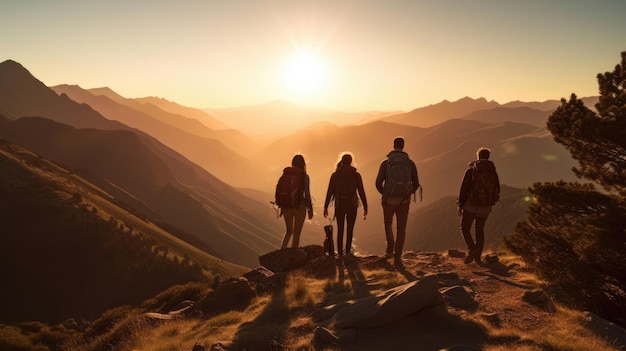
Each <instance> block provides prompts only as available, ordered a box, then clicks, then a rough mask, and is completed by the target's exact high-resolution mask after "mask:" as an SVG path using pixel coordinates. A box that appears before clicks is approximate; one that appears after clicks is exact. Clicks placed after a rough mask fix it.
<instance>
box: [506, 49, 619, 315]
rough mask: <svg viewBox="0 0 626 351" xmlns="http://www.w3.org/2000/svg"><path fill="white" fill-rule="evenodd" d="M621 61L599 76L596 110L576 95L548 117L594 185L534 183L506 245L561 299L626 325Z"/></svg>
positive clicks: (576, 170) (579, 172)
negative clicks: (524, 211)
mask: <svg viewBox="0 0 626 351" xmlns="http://www.w3.org/2000/svg"><path fill="white" fill-rule="evenodd" d="M621 56H622V61H621V63H620V64H619V65H617V66H616V67H615V70H614V71H613V72H606V73H604V74H598V76H597V78H598V84H599V87H600V94H601V96H600V99H599V102H598V103H597V104H596V106H595V107H596V111H597V112H594V111H592V110H590V109H589V108H587V107H585V105H584V104H583V102H582V101H581V100H579V99H578V98H577V97H576V95H574V94H572V96H571V98H570V100H569V101H566V100H565V99H562V100H561V106H560V107H558V108H557V109H556V110H555V111H554V113H552V114H551V115H550V117H549V119H548V124H547V126H548V129H549V130H550V132H551V133H552V135H553V136H554V140H555V141H557V142H558V143H560V144H563V145H564V146H565V147H566V148H567V149H568V151H569V152H570V153H571V154H572V156H573V157H574V159H576V160H577V161H578V165H579V167H577V168H574V169H573V171H574V173H575V174H576V175H577V176H578V177H579V178H584V179H586V180H589V181H590V182H589V183H586V184H580V183H567V182H563V181H560V182H556V183H537V184H534V185H533V186H532V187H531V188H530V189H529V191H530V193H531V194H533V196H534V202H533V203H532V204H531V205H530V206H529V208H528V212H527V216H526V220H525V221H522V222H520V223H518V224H517V226H516V228H515V231H514V233H513V234H512V235H511V236H510V238H508V239H506V243H507V245H508V247H509V248H511V249H512V250H513V252H515V253H517V254H519V255H520V256H522V258H523V259H524V260H525V261H526V262H527V263H528V264H529V265H530V266H531V267H533V268H534V269H535V270H536V271H537V273H538V274H540V275H541V276H542V277H544V278H546V279H547V280H548V281H550V282H551V283H552V284H554V288H555V289H556V290H557V292H558V293H557V294H556V295H557V296H559V298H560V299H561V301H565V302H568V303H570V304H572V305H575V306H577V307H582V308H585V309H591V310H593V311H595V312H596V313H598V314H600V315H602V316H603V317H605V318H607V319H609V320H612V321H614V322H616V323H618V324H620V325H622V326H626V269H625V268H626V267H625V265H626V264H625V263H626V200H625V199H626V138H625V136H626V133H625V132H626V128H625V127H626V92H625V90H624V88H625V87H626V52H623V53H622V55H621ZM594 184H598V185H600V186H602V188H603V189H604V191H598V189H597V188H596V187H595V185H594Z"/></svg>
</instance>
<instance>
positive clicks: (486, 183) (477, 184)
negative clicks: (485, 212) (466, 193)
mask: <svg viewBox="0 0 626 351" xmlns="http://www.w3.org/2000/svg"><path fill="white" fill-rule="evenodd" d="M471 169H472V183H473V188H472V194H471V196H470V204H472V205H474V206H478V207H491V206H493V205H495V204H496V202H498V200H500V184H499V181H498V174H497V173H496V167H495V165H494V164H493V162H491V161H486V160H483V161H480V162H475V163H473V164H472V166H471Z"/></svg>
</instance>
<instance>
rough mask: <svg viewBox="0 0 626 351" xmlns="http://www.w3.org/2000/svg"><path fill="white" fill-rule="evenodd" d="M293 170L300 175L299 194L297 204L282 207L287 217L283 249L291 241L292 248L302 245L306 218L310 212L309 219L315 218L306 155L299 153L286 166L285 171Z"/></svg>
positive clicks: (284, 215)
mask: <svg viewBox="0 0 626 351" xmlns="http://www.w3.org/2000/svg"><path fill="white" fill-rule="evenodd" d="M289 172H293V173H296V174H297V176H298V177H299V181H298V182H297V183H298V184H299V186H298V189H297V196H296V201H295V205H294V206H292V207H286V208H281V211H282V215H283V217H284V218H285V227H286V231H285V236H284V237H283V243H282V245H281V249H284V248H286V247H287V245H289V241H290V240H292V238H293V240H292V242H291V247H292V248H297V247H298V246H300V234H301V233H302V227H303V225H304V220H305V218H306V215H307V213H308V217H309V219H311V218H313V203H312V201H311V190H310V185H309V184H310V183H311V181H310V179H309V175H308V174H307V173H306V162H305V161H304V156H302V155H300V154H297V155H295V156H294V157H293V159H292V160H291V167H286V168H285V169H284V170H283V173H289Z"/></svg>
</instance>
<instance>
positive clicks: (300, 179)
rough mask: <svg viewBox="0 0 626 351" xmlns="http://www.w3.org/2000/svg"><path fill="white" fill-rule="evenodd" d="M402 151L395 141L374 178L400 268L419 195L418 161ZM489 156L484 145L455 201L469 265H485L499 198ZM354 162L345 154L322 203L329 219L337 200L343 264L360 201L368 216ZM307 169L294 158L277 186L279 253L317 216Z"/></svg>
mask: <svg viewBox="0 0 626 351" xmlns="http://www.w3.org/2000/svg"><path fill="white" fill-rule="evenodd" d="M403 150H404V138H402V137H397V138H395V139H394V140H393V150H391V151H390V152H389V153H388V154H387V157H386V158H385V160H383V161H382V162H381V164H380V167H379V170H378V175H377V176H376V189H377V190H378V192H379V193H380V194H381V195H382V198H381V204H382V209H383V222H384V228H385V237H386V242H387V246H386V249H385V258H388V259H390V258H393V263H394V266H396V267H397V268H403V267H404V265H403V263H402V252H403V248H404V242H405V238H406V225H407V221H408V216H409V206H410V203H411V197H413V198H415V193H416V192H417V191H418V190H420V194H421V185H420V182H419V178H418V173H417V167H416V166H415V162H413V160H411V159H410V157H409V155H408V154H407V153H406V152H404V151H403ZM489 157H490V150H489V149H487V148H485V147H481V148H479V149H478V150H477V151H476V160H474V161H472V162H470V163H469V167H468V169H467V171H466V172H465V174H464V175H463V181H462V183H461V188H460V191H459V196H458V198H457V206H458V214H459V216H460V217H461V225H460V227H461V234H462V236H463V238H464V240H465V243H466V244H467V249H468V254H467V256H466V258H465V263H466V264H469V263H471V262H473V261H475V262H476V263H478V264H482V260H481V256H482V252H483V247H484V243H485V232H484V229H485V223H486V221H487V217H488V216H489V214H490V213H491V208H492V206H493V205H495V203H496V202H497V201H498V200H499V193H500V181H499V179H498V174H497V173H496V168H495V165H494V163H493V162H492V161H490V160H489ZM352 161H353V158H352V155H351V154H350V153H344V154H343V155H342V156H341V158H340V160H339V162H338V163H337V167H336V170H335V171H334V172H333V173H332V175H331V176H330V181H329V183H328V190H327V192H326V199H325V201H324V217H326V218H329V214H328V207H329V205H331V201H333V202H334V219H336V220H337V241H336V242H337V254H338V257H339V261H340V262H343V258H344V254H345V255H352V254H353V252H352V238H353V234H354V225H355V222H356V218H357V210H358V207H359V205H360V203H362V205H363V217H364V218H365V217H366V216H367V213H368V205H367V197H366V195H365V190H364V187H363V179H362V178H361V175H360V174H359V172H358V171H357V169H356V168H355V167H354V166H352ZM306 170H307V169H306V162H305V160H304V157H303V156H302V155H300V154H297V155H295V156H294V157H293V159H292V161H291V166H290V167H286V168H285V169H284V170H283V174H282V175H281V177H280V178H279V180H278V183H277V186H276V193H275V197H276V201H275V203H276V205H277V206H278V207H279V208H280V211H281V215H282V216H283V217H284V220H285V226H286V232H285V236H284V237H283V241H282V245H281V249H285V248H287V246H288V245H289V242H290V241H291V243H292V244H291V247H292V248H297V247H299V245H300V233H301V232H302V226H303V225H304V220H305V218H306V217H307V216H308V218H309V219H311V218H313V204H312V200H311V192H310V179H309V175H308V174H307V172H306ZM394 217H395V222H396V233H395V235H394V230H393V222H394ZM473 224H474V225H475V230H474V231H475V237H472V233H471V227H472V225H473ZM344 228H345V232H346V241H345V246H344V241H343V234H344ZM331 235H332V233H331ZM331 239H332V238H331ZM332 252H334V249H333V251H332Z"/></svg>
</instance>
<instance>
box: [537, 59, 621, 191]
mask: <svg viewBox="0 0 626 351" xmlns="http://www.w3.org/2000/svg"><path fill="white" fill-rule="evenodd" d="M597 78H598V85H599V88H600V99H599V102H598V103H597V104H596V106H595V107H596V110H597V113H596V112H594V111H592V110H590V109H588V108H587V107H585V105H584V104H583V102H582V101H581V100H578V99H577V97H576V95H575V94H572V96H571V98H570V101H569V102H566V101H565V99H562V100H561V106H560V107H558V108H557V109H556V111H554V113H553V114H552V115H551V116H550V118H549V119H548V129H549V130H550V132H551V133H552V135H553V136H554V140H556V141H557V142H558V143H560V144H563V145H564V146H565V147H566V148H567V149H568V151H569V152H570V153H571V154H572V156H573V157H574V159H576V160H577V161H578V163H579V165H580V167H579V168H575V169H574V172H575V173H576V175H578V176H579V177H582V178H586V179H589V180H591V181H594V182H597V183H598V184H600V185H602V186H603V187H604V188H605V189H606V190H607V191H614V192H617V193H619V194H620V195H621V196H626V90H625V89H624V88H625V87H626V51H625V52H622V62H621V63H620V64H619V65H617V66H615V70H614V71H613V72H606V73H604V74H598V76H597Z"/></svg>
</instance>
